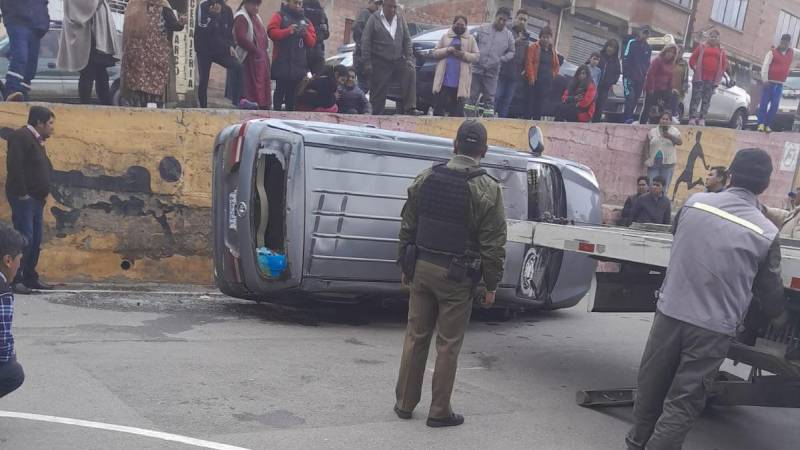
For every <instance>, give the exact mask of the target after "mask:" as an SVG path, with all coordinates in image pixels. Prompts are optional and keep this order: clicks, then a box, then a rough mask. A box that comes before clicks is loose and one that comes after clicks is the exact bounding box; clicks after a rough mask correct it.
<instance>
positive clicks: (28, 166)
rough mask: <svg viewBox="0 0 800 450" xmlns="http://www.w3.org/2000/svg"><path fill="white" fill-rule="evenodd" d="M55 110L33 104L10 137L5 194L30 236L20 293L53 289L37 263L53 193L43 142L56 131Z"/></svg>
mask: <svg viewBox="0 0 800 450" xmlns="http://www.w3.org/2000/svg"><path fill="white" fill-rule="evenodd" d="M54 120H55V114H53V112H52V111H50V110H49V109H47V108H45V107H42V106H31V109H30V112H29V114H28V125H26V126H24V127H22V128H20V129H18V130H16V131H14V132H13V133H11V135H10V136H9V137H8V157H7V158H6V168H7V169H8V174H7V177H6V197H8V203H9V204H10V205H11V220H12V222H13V223H14V228H15V229H16V230H17V231H19V232H20V234H22V235H23V236H24V237H25V239H26V240H27V245H26V246H25V252H24V253H23V255H22V266H21V267H20V270H19V271H18V272H17V276H16V278H15V279H14V280H13V289H14V292H15V293H18V294H31V293H32V292H33V291H32V289H41V290H45V289H52V288H53V287H52V286H50V285H48V284H46V283H44V282H42V281H41V280H39V274H38V273H37V272H36V264H37V263H38V262H39V251H40V247H41V245H42V232H43V226H42V217H43V214H44V205H45V203H46V201H47V196H48V195H50V173H51V172H52V170H53V165H52V164H51V163H50V158H48V156H47V150H46V149H45V147H44V142H45V141H46V140H47V139H48V138H49V137H50V136H52V134H53V122H54Z"/></svg>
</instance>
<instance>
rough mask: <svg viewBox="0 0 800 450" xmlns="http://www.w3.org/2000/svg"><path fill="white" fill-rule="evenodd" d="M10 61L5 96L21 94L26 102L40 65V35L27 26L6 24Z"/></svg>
mask: <svg viewBox="0 0 800 450" xmlns="http://www.w3.org/2000/svg"><path fill="white" fill-rule="evenodd" d="M6 32H7V33H8V40H9V46H10V49H9V54H8V57H9V59H10V61H9V65H8V71H7V72H6V90H5V92H4V94H5V96H8V95H9V94H12V93H14V92H21V93H22V95H23V96H24V98H25V100H28V94H29V93H30V90H31V81H32V80H33V78H34V77H35V76H36V69H37V67H38V65H39V44H40V42H41V40H42V36H41V35H40V33H39V32H38V31H36V30H34V29H32V28H30V27H28V26H26V25H22V24H14V23H6Z"/></svg>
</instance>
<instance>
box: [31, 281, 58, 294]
mask: <svg viewBox="0 0 800 450" xmlns="http://www.w3.org/2000/svg"><path fill="white" fill-rule="evenodd" d="M25 287H27V288H29V289H36V290H39V291H52V290H53V289H55V286H53V285H50V284H47V283H45V282H44V281H42V280H36V281H31V282H28V283H25Z"/></svg>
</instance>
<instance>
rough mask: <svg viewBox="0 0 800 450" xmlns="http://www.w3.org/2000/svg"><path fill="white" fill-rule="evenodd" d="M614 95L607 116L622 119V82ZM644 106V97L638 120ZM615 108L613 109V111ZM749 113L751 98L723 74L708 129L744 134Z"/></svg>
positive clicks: (685, 110)
mask: <svg viewBox="0 0 800 450" xmlns="http://www.w3.org/2000/svg"><path fill="white" fill-rule="evenodd" d="M658 55H659V52H656V51H654V52H653V58H654V59H655V58H656V57H658ZM691 56H692V54H691V53H684V54H683V59H684V60H686V61H689V58H690V57H691ZM693 75H694V71H692V69H689V89H688V91H687V92H686V96H685V97H684V99H683V103H681V104H679V105H678V112H679V113H680V118H681V121H682V122H688V120H689V116H688V114H689V104H690V103H691V101H692V83H691V81H692V76H693ZM612 89H613V93H612V94H611V95H609V97H608V101H607V103H606V107H605V108H604V110H605V115H606V117H609V116H619V117H621V116H622V113H623V108H624V105H625V95H624V89H623V87H622V78H621V77H620V81H619V82H618V83H617V84H616V85H614V87H613V88H612ZM643 103H644V94H642V98H641V99H640V100H639V104H638V105H637V106H636V117H637V118H638V117H639V114H641V111H642V107H643ZM612 105H613V107H612ZM748 111H750V94H748V93H747V91H745V90H744V89H742V88H740V87H739V86H736V82H735V81H733V80H732V79H731V78H730V77H729V76H728V74H724V75H723V77H722V82H721V83H720V84H719V86H717V92H715V93H714V96H713V97H712V98H711V105H710V107H709V109H708V115H707V116H706V123H707V124H709V125H721V126H725V127H729V128H734V129H736V130H743V129H745V128H746V127H747V120H748V114H749V113H748Z"/></svg>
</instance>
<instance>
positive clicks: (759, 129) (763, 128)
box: [756, 123, 767, 133]
mask: <svg viewBox="0 0 800 450" xmlns="http://www.w3.org/2000/svg"><path fill="white" fill-rule="evenodd" d="M756 131H760V132H762V133H766V131H767V128H766V127H765V126H764V124H763V123H760V124H758V128H756Z"/></svg>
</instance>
